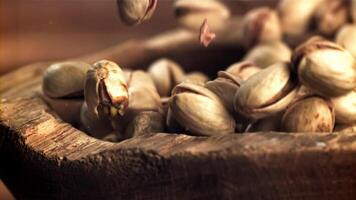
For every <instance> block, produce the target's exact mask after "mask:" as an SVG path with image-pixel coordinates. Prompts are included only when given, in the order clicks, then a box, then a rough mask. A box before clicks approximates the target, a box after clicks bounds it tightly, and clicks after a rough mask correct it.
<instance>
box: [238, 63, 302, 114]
mask: <svg viewBox="0 0 356 200" xmlns="http://www.w3.org/2000/svg"><path fill="white" fill-rule="evenodd" d="M296 94H297V88H296V84H295V82H294V80H293V78H292V77H291V73H290V69H289V64H288V63H284V62H281V63H276V64H274V65H272V66H270V67H268V68H266V69H264V70H262V71H260V72H258V73H256V74H255V75H253V76H251V77H250V78H249V79H247V80H246V81H244V82H243V83H242V84H241V87H240V88H239V89H238V90H237V92H236V95H235V97H234V106H235V110H236V111H237V112H238V113H240V114H241V115H243V116H245V117H247V118H249V119H251V120H258V119H262V118H265V117H268V116H271V115H273V114H275V113H278V112H280V111H282V110H284V109H285V108H286V107H287V106H288V105H289V104H290V103H291V102H292V101H293V99H294V98H295V97H296Z"/></svg>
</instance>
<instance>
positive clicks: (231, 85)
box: [205, 71, 241, 113]
mask: <svg viewBox="0 0 356 200" xmlns="http://www.w3.org/2000/svg"><path fill="white" fill-rule="evenodd" d="M240 84H241V80H240V79H239V78H238V77H235V76H234V75H232V74H231V73H228V72H225V71H219V72H218V78H216V79H215V80H212V81H208V82H207V83H206V84H205V87H206V88H208V89H209V90H211V91H212V92H214V93H215V94H216V95H217V96H218V97H219V98H220V100H221V101H222V102H223V103H224V105H225V107H226V109H227V110H228V111H229V112H230V113H234V101H233V100H234V96H235V93H236V91H237V90H238V89H239V87H240Z"/></svg>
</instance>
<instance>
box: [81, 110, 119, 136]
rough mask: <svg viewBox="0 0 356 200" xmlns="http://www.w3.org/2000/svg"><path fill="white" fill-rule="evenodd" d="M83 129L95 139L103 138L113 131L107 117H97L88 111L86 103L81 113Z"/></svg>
mask: <svg viewBox="0 0 356 200" xmlns="http://www.w3.org/2000/svg"><path fill="white" fill-rule="evenodd" d="M80 122H81V128H82V129H83V130H84V131H85V132H86V133H89V135H91V136H93V137H95V138H99V139H100V138H103V137H105V136H106V135H107V134H109V133H110V132H112V131H113V129H112V126H111V122H110V120H109V118H108V117H107V116H101V117H97V116H95V115H93V113H91V112H89V111H88V107H87V104H86V103H83V105H82V108H81V111H80Z"/></svg>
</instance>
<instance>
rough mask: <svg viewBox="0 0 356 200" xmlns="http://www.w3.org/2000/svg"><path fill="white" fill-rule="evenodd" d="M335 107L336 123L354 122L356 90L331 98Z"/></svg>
mask: <svg viewBox="0 0 356 200" xmlns="http://www.w3.org/2000/svg"><path fill="white" fill-rule="evenodd" d="M331 102H332V103H333V106H334V109H335V120H336V123H342V124H353V123H356V92H355V91H351V92H349V93H347V94H345V95H343V96H339V97H335V98H332V99H331Z"/></svg>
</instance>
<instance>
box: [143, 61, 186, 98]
mask: <svg viewBox="0 0 356 200" xmlns="http://www.w3.org/2000/svg"><path fill="white" fill-rule="evenodd" d="M148 73H149V75H150V76H151V78H152V79H153V81H154V83H155V85H156V88H157V90H158V93H159V94H160V95H161V96H162V97H165V96H169V95H170V94H171V90H172V89H173V87H174V86H176V85H177V84H178V83H180V82H182V80H183V77H184V71H183V69H182V68H181V66H180V65H179V64H178V63H176V62H174V61H172V60H170V59H167V58H162V59H159V60H157V61H155V62H154V63H152V64H151V65H150V67H149V68H148Z"/></svg>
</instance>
